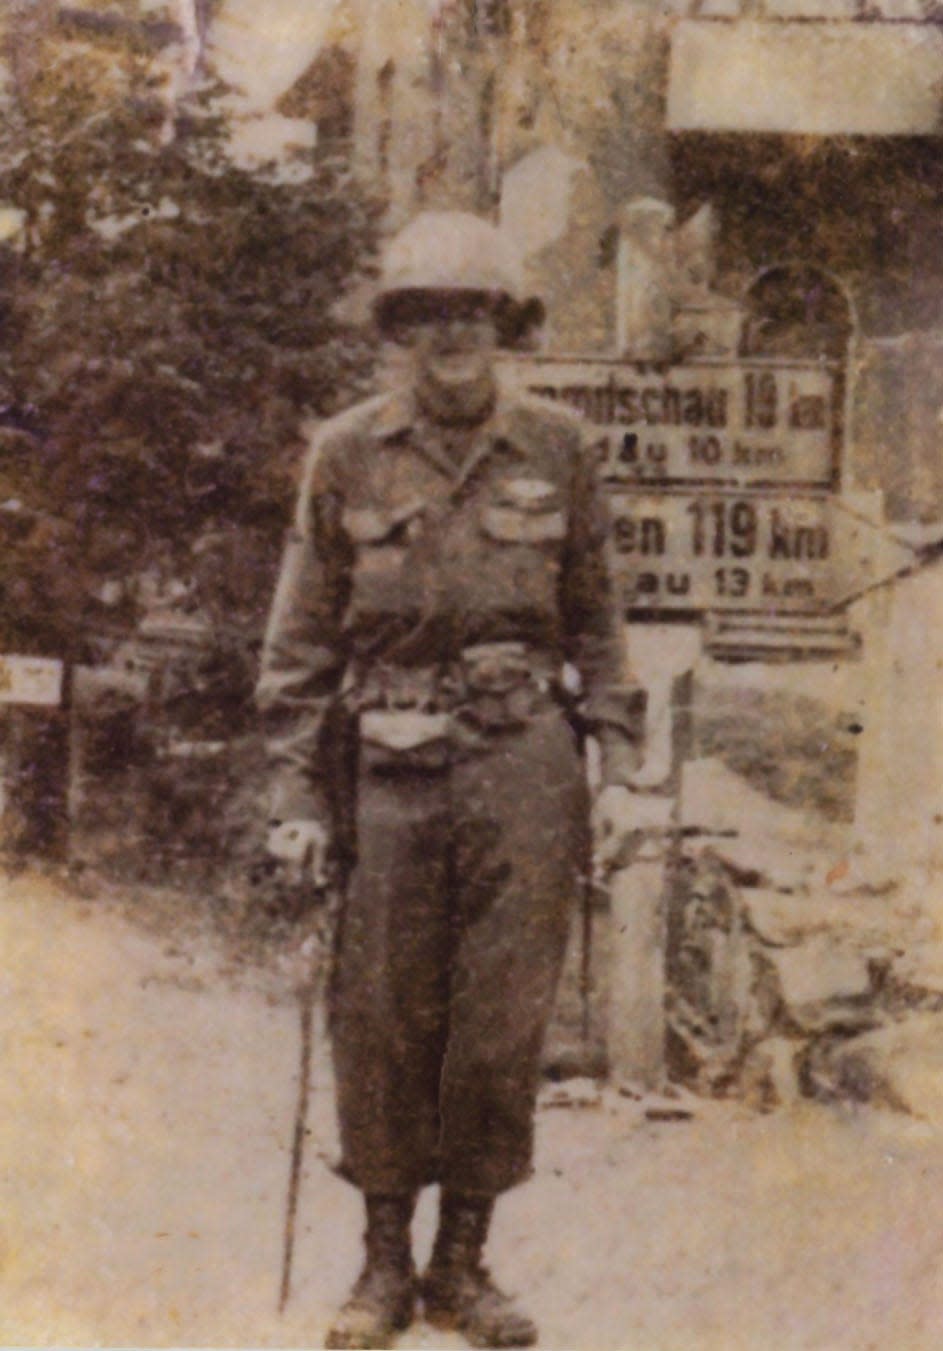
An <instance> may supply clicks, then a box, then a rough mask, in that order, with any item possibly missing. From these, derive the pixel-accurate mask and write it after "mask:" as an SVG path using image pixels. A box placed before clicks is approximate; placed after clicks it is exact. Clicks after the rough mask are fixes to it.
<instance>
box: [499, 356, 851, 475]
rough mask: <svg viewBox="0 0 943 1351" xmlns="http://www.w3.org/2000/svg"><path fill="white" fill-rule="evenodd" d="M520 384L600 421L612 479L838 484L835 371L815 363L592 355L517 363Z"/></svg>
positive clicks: (598, 445)
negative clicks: (641, 362)
mask: <svg viewBox="0 0 943 1351" xmlns="http://www.w3.org/2000/svg"><path fill="white" fill-rule="evenodd" d="M509 370H510V371H511V372H512V374H513V379H514V381H515V383H517V384H518V386H519V387H523V388H525V389H527V390H528V391H529V392H531V393H533V394H537V395H540V396H542V397H544V398H549V399H553V400H556V401H558V402H561V403H565V404H569V405H570V406H571V407H573V408H575V409H577V410H578V411H579V412H580V413H582V414H583V416H584V417H585V418H586V419H587V421H588V422H590V423H592V424H593V425H594V427H595V428H596V429H597V433H598V434H597V437H596V440H595V443H594V444H595V449H596V451H597V453H598V455H599V457H600V461H601V463H602V466H603V477H604V478H605V479H606V480H607V481H608V482H609V483H611V484H613V485H616V484H624V485H626V486H632V485H642V484H644V485H645V486H652V487H666V488H668V487H682V486H690V487H697V486H704V487H708V488H737V487H744V488H760V487H770V488H794V489H797V490H808V489H815V488H819V489H836V488H837V487H838V486H839V483H840V480H841V443H842V398H841V381H840V379H839V370H838V368H837V367H835V366H830V365H823V364H821V363H819V362H816V361H789V360H785V359H776V360H775V361H771V360H762V361H761V360H755V361H749V360H744V361H716V360H707V359H705V360H699V361H692V362H689V363H688V364H685V365H678V366H671V367H669V368H668V369H666V370H657V371H656V370H653V369H651V368H648V367H643V366H636V365H632V364H629V363H627V362H624V361H606V360H598V359H593V358H580V357H572V358H561V357H528V358H526V359H518V360H517V361H515V362H513V363H509Z"/></svg>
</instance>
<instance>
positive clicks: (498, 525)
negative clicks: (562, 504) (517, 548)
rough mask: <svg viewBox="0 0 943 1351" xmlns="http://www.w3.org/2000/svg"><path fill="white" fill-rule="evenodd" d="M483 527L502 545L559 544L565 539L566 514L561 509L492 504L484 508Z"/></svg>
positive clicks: (482, 513)
mask: <svg viewBox="0 0 943 1351" xmlns="http://www.w3.org/2000/svg"><path fill="white" fill-rule="evenodd" d="M481 528H482V530H483V531H484V533H485V534H486V535H487V536H488V538H489V539H493V540H497V541H498V542H499V543H501V544H533V545H541V544H559V543H561V542H562V541H563V540H564V539H565V538H566V515H565V513H564V512H563V511H562V509H560V508H550V509H549V510H548V509H542V510H540V511H533V510H529V509H526V508H521V507H513V506H507V505H505V504H503V503H489V504H488V505H487V506H485V507H483V508H482V512H481Z"/></svg>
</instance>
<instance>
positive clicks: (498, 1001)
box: [330, 707, 589, 1196]
mask: <svg viewBox="0 0 943 1351" xmlns="http://www.w3.org/2000/svg"><path fill="white" fill-rule="evenodd" d="M588 858H589V802H588V791H587V785H586V779H585V773H584V764H583V759H582V756H581V754H580V749H579V746H578V744H577V740H576V737H575V735H574V732H573V730H572V728H571V726H570V724H569V723H568V722H567V720H566V718H565V716H564V715H563V713H562V712H561V711H560V710H559V709H557V708H556V707H553V708H551V709H548V710H545V711H541V712H539V713H535V714H534V716H532V718H531V719H530V720H529V721H528V723H527V724H526V725H524V726H518V727H514V728H511V729H504V730H501V731H498V732H492V733H489V734H487V735H485V736H482V737H481V738H479V741H478V744H477V745H475V746H473V747H471V748H469V747H462V748H452V751H451V752H450V753H448V754H446V755H445V756H444V757H443V763H442V764H440V765H439V767H437V768H430V767H428V766H421V765H411V764H410V762H409V758H408V757H404V759H403V761H402V763H401V764H399V765H398V766H391V764H390V763H389V759H388V758H387V759H386V760H385V761H384V762H383V763H382V765H376V764H374V763H372V762H371V757H370V755H369V753H367V752H366V751H365V752H364V753H363V754H362V755H361V761H360V767H359V770H358V775H357V792H356V841H355V862H354V864H353V867H352V871H351V873H350V876H349V879H348V884H347V890H346V897H345V902H344V907H343V912H342V917H341V923H340V927H339V931H338V937H337V949H336V954H335V956H336V960H335V968H334V975H333V980H332V989H331V1007H330V1019H331V1034H332V1049H333V1058H334V1069H335V1077H336V1089H337V1109H338V1116H339V1124H340V1135H341V1150H342V1157H341V1163H340V1169H339V1171H340V1172H341V1173H342V1175H344V1176H345V1177H347V1178H348V1179H349V1180H350V1181H352V1182H353V1183H354V1184H355V1185H356V1186H358V1187H359V1188H360V1189H361V1190H362V1191H364V1192H366V1193H375V1194H383V1193H404V1192H411V1191H414V1190H417V1189H418V1188H419V1187H421V1186H423V1185H425V1184H427V1183H432V1182H439V1183H441V1184H442V1186H443V1187H444V1188H448V1189H451V1190H455V1191H460V1192H464V1193H467V1194H471V1195H482V1196H494V1195H496V1194H497V1193H498V1192H501V1191H504V1190H506V1189H507V1188H509V1187H512V1186H514V1185H515V1184H516V1183H518V1182H520V1181H522V1180H523V1179H524V1178H526V1177H527V1176H528V1175H529V1174H530V1172H531V1160H532V1153H533V1130H534V1128H533V1117H534V1105H535V1099H536V1094H537V1087H538V1079H539V1070H540V1056H541V1049H542V1044H543V1040H544V1034H545V1032H546V1028H547V1023H548V1021H549V1018H550V1015H551V1012H552V1008H553V1002H554V994H555V990H556V986H557V982H558V979H559V975H560V970H561V967H562V964H563V957H564V953H565V949H566V944H567V936H568V931H569V923H570V916H571V914H572V909H573V905H574V903H575V901H576V900H577V898H578V896H579V894H580V887H581V879H582V877H583V876H584V875H585V868H586V866H587V861H588Z"/></svg>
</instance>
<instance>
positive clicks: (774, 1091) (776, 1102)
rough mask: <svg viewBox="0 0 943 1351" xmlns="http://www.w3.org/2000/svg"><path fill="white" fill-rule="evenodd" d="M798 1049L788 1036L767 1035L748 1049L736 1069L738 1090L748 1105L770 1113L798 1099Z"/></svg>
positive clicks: (800, 1046) (800, 1089)
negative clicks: (763, 1039)
mask: <svg viewBox="0 0 943 1351" xmlns="http://www.w3.org/2000/svg"><path fill="white" fill-rule="evenodd" d="M801 1052H802V1043H800V1042H796V1041H794V1040H792V1039H791V1038H789V1037H767V1038H766V1040H765V1041H761V1042H757V1043H756V1045H755V1046H753V1047H752V1048H751V1049H750V1051H749V1052H748V1053H747V1055H746V1058H745V1060H744V1062H743V1066H742V1069H741V1071H740V1091H741V1093H742V1095H743V1098H744V1101H745V1102H746V1103H747V1105H748V1106H749V1107H752V1108H754V1110H755V1111H758V1112H770V1111H773V1110H774V1109H775V1108H777V1107H791V1106H793V1105H794V1104H795V1103H796V1102H798V1100H799V1098H800V1097H801V1095H802V1088H801V1084H800V1081H799V1076H800V1066H801Z"/></svg>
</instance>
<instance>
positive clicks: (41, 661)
mask: <svg viewBox="0 0 943 1351" xmlns="http://www.w3.org/2000/svg"><path fill="white" fill-rule="evenodd" d="M62 669H63V668H62V662H61V661H56V660H55V659H53V658H51V657H19V656H10V655H8V654H4V655H0V704H38V705H42V706H44V707H46V708H56V707H58V705H59V704H61V703H62Z"/></svg>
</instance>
